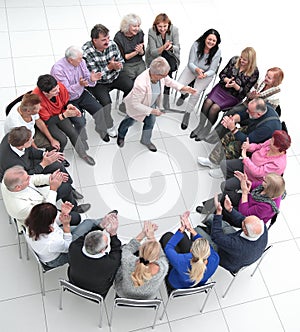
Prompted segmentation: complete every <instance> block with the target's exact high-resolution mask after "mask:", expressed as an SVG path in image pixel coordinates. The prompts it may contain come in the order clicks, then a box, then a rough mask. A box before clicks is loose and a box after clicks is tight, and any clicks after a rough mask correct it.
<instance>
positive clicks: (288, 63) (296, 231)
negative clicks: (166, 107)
mask: <svg viewBox="0 0 300 332" xmlns="http://www.w3.org/2000/svg"><path fill="white" fill-rule="evenodd" d="M295 6H296V2H292V1H290V0H288V1H286V2H283V1H278V0H274V1H269V0H266V1H258V0H254V1H251V2H241V1H238V0H228V1H223V0H197V1H196V0H181V1H180V0H175V1H161V0H160V1H158V0H151V1H150V0H149V1H144V0H115V1H113V0H98V1H97V0H59V1H58V0H27V1H24V0H0V44H1V53H0V73H1V75H0V106H1V114H0V135H1V137H2V136H3V120H4V118H5V111H4V110H5V106H6V105H7V104H8V103H9V102H10V101H11V100H13V99H14V98H15V97H16V96H18V95H20V94H22V93H24V92H26V91H28V90H31V89H32V88H33V87H34V86H35V84H36V81H37V77H38V75H40V74H45V73H48V72H49V70H50V68H51V66H52V64H53V63H54V61H55V60H57V59H59V58H60V57H62V55H63V52H64V50H65V49H66V48H67V47H68V46H70V45H72V44H77V45H79V46H81V45H82V44H83V43H84V42H85V41H87V40H89V33H90V30H91V28H92V27H93V26H94V25H95V24H96V23H103V24H104V25H106V26H107V27H109V28H110V30H111V37H112V38H113V36H114V34H115V33H116V31H117V29H118V26H119V22H120V20H121V17H122V16H123V15H125V14H127V13H130V12H134V13H136V14H138V15H140V16H141V18H142V28H143V30H144V32H145V34H147V31H148V28H149V27H150V26H151V25H152V22H153V20H154V17H155V16H156V15H157V14H158V13H160V12H166V13H167V14H168V15H169V16H170V18H171V19H172V21H173V23H174V25H176V26H178V27H179V31H180V41H181V47H182V49H181V60H182V64H181V67H180V69H179V72H180V71H181V70H182V69H183V67H184V66H185V65H186V63H187V59H188V52H189V48H190V46H191V44H192V42H193V41H194V40H195V39H196V38H198V37H199V36H200V34H202V33H203V32H204V31H205V30H207V29H208V28H211V27H214V28H216V29H217V30H218V31H219V32H220V34H221V38H222V43H221V48H222V56H223V66H224V65H225V64H226V63H227V61H228V60H229V58H230V57H231V56H233V55H238V54H240V51H241V50H242V49H243V48H244V47H246V46H253V47H254V48H255V49H256V51H257V58H258V67H259V69H260V73H261V76H263V75H264V74H265V71H266V69H267V68H269V67H273V66H279V67H281V68H282V69H283V70H284V72H285V79H284V82H283V91H282V97H281V107H282V112H283V115H282V118H283V119H284V120H285V121H286V122H287V125H288V129H289V132H290V135H291V137H292V140H293V144H292V148H291V149H290V150H289V152H288V166H287V170H286V172H285V179H286V184H287V193H288V195H287V198H286V199H285V200H284V201H283V202H282V209H281V213H280V217H279V220H278V221H277V223H276V224H275V226H274V228H272V229H271V230H270V233H269V242H270V243H272V244H274V246H273V248H272V250H271V252H270V253H269V254H268V255H267V256H266V258H265V260H264V261H263V263H262V265H261V267H260V268H259V270H258V272H257V273H256V274H255V276H254V277H253V278H251V277H250V273H251V271H252V268H253V267H251V268H249V269H246V270H245V271H244V272H243V273H242V275H241V276H240V277H239V278H238V279H237V280H236V283H235V284H234V285H233V288H232V289H231V291H230V292H229V294H228V295H227V297H226V298H225V299H223V298H222V294H223V292H224V290H225V287H226V285H227V284H228V282H229V281H230V276H229V274H228V273H227V272H226V271H225V270H223V269H222V268H219V269H218V270H217V272H216V274H215V275H214V277H213V280H215V281H216V287H215V290H214V291H213V294H212V296H211V298H210V300H209V301H208V303H207V306H206V309H205V312H204V313H203V314H200V313H199V309H200V306H201V301H202V298H201V297H195V298H189V299H185V300H183V299H182V300H177V302H174V305H171V306H170V307H169V309H168V311H167V317H164V319H163V320H162V321H158V324H157V327H156V329H155V330H156V331H164V332H165V331H172V332H176V331H178V332H179V331H182V330H183V329H186V330H188V331H199V330H200V329H201V330H203V331H211V332H223V331H230V332H240V331H241V330H243V331H244V332H246V331H256V332H258V331H272V332H282V331H287V332H296V331H298V332H299V331H300V323H299V317H298V316H299V306H300V226H299V225H300V223H299V220H298V219H299V216H298V214H299V210H298V207H297V204H299V203H300V189H299V188H300V186H299V175H298V174H299V172H300V148H299V146H300V145H299V137H300V135H299V129H298V128H299V120H300V117H299V112H298V109H295V108H296V107H297V105H296V103H295V101H297V95H298V94H299V92H298V89H299V84H298V83H299V82H298V80H297V81H296V78H298V77H299V66H298V65H297V53H296V51H295V44H296V43H297V39H296V38H297V35H298V33H297V31H299V23H298V22H299V18H298V15H297V13H298V11H297V10H296V7H295ZM145 37H146V38H145V41H147V36H145ZM295 53H296V54H295ZM296 89H297V90H296ZM297 93H298V94H297ZM113 116H114V118H115V121H116V123H118V122H119V121H120V120H121V118H120V117H119V116H118V115H117V113H116V112H115V111H114V113H113ZM180 120H181V119H180V116H178V115H170V114H167V115H165V116H162V117H161V118H158V119H157V124H156V127H155V131H154V138H153V142H154V143H155V144H156V145H157V146H158V149H159V151H158V152H157V153H155V154H154V153H151V152H149V151H146V150H145V148H144V147H143V146H141V145H140V143H139V137H140V126H139V125H138V124H137V125H135V126H134V127H133V128H131V129H130V132H129V134H128V137H126V144H125V147H124V148H123V149H122V150H120V149H119V148H118V147H117V145H116V142H115V141H114V140H112V141H111V142H110V144H103V142H102V141H101V140H100V139H99V136H98V135H97V134H96V133H95V131H94V129H93V127H94V125H93V123H92V121H91V119H90V118H89V121H88V133H89V142H90V153H91V154H92V155H93V156H94V158H95V160H96V162H97V163H96V166H95V167H90V166H88V165H87V164H85V163H84V162H83V161H82V160H79V159H78V158H77V156H76V155H74V154H73V150H72V149H68V150H67V151H66V155H67V159H68V160H69V161H71V163H72V167H70V172H71V174H72V175H73V178H74V181H75V184H76V186H77V187H78V188H79V189H80V191H81V192H82V193H83V194H84V196H85V201H86V202H90V203H91V204H92V208H91V210H90V211H89V213H88V216H89V217H99V216H102V215H103V214H105V213H106V212H108V211H110V210H112V209H114V208H116V209H118V210H119V216H120V230H119V234H120V237H121V238H122V240H124V241H127V240H128V239H129V238H130V237H131V236H135V235H136V234H137V233H138V231H139V230H140V228H141V224H142V222H143V221H144V220H149V219H150V220H155V221H156V222H157V223H158V224H159V230H158V234H157V237H159V236H160V235H161V234H163V233H164V232H165V231H167V230H170V229H176V227H177V226H178V221H179V218H178V215H179V214H180V213H182V212H183V211H185V210H187V209H189V210H191V211H192V212H193V215H192V220H193V223H194V224H195V225H197V223H198V222H199V221H200V218H199V215H197V214H195V213H194V211H195V206H197V205H198V203H199V202H200V201H202V200H203V199H205V198H207V197H210V196H211V195H212V194H213V193H214V192H216V191H218V190H219V183H220V181H219V180H213V179H212V178H211V177H210V176H209V175H208V170H207V169H205V168H202V167H200V166H198V165H197V162H196V157H197V155H202V156H205V155H207V153H208V151H209V148H211V146H209V145H207V144H204V143H202V142H201V143H196V142H194V141H192V140H191V139H189V133H190V130H191V129H193V128H194V126H195V124H196V122H197V119H196V117H195V116H194V115H193V116H192V119H191V124H190V128H189V130H187V131H182V130H181V129H180ZM0 158H3V156H0ZM0 204H1V212H0V214H1V223H0V259H1V267H2V268H1V274H0V329H1V331H6V332H9V331H37V332H42V331H49V332H50V331H51V332H54V331H56V332H57V331H98V328H97V319H98V315H97V307H96V305H95V304H93V303H87V301H83V300H81V299H78V298H76V297H74V296H72V295H68V294H66V296H65V302H64V310H63V311H59V309H58V278H59V277H66V267H63V268H60V269H58V270H56V271H51V272H49V273H47V274H46V276H45V279H46V296H44V297H43V296H42V295H41V292H40V286H39V279H38V273H37V268H36V265H35V262H34V260H33V258H32V257H31V259H30V260H29V261H27V260H26V259H23V260H20V259H19V258H18V250H17V249H18V247H17V239H16V235H15V232H14V229H13V226H12V225H9V223H8V221H7V220H8V219H7V215H6V212H5V209H4V206H3V202H2V200H0ZM112 298H113V294H112V293H110V294H109V296H108V299H107V303H108V308H109V310H110V308H111V303H112ZM151 320H152V312H148V311H146V312H145V311H132V310H131V311H127V310H125V309H123V310H120V311H119V312H118V313H117V314H116V317H115V321H114V324H113V328H112V329H110V328H109V327H108V324H107V319H106V318H105V319H104V324H103V329H102V331H111V330H114V331H120V332H123V331H150V330H151V329H150V328H149V326H150V324H151Z"/></svg>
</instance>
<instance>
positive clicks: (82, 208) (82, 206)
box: [73, 203, 91, 213]
mask: <svg viewBox="0 0 300 332" xmlns="http://www.w3.org/2000/svg"><path fill="white" fill-rule="evenodd" d="M90 208H91V204H89V203H86V204H80V205H77V206H76V208H75V209H74V210H73V211H75V212H77V213H85V212H86V211H88V210H89V209H90Z"/></svg>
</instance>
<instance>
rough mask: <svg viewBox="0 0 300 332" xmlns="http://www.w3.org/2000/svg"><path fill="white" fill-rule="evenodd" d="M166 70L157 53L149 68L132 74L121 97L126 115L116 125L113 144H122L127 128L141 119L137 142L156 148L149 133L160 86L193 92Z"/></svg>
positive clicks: (158, 112)
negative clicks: (140, 129)
mask: <svg viewBox="0 0 300 332" xmlns="http://www.w3.org/2000/svg"><path fill="white" fill-rule="evenodd" d="M169 71H170V66H169V64H168V62H167V60H166V59H164V58H163V57H158V58H156V59H154V60H153V61H152V62H151V64H150V68H149V69H147V70H145V71H144V72H143V73H142V74H140V75H139V76H138V77H137V78H136V80H135V82H134V85H133V88H132V90H131V92H130V93H129V94H128V95H127V96H126V97H125V99H124V102H125V104H126V112H127V115H126V117H125V119H124V120H123V121H122V122H121V123H120V126H119V128H118V139H117V144H118V145H119V147H120V148H122V147H123V146H124V138H125V136H126V134H127V131H128V128H129V127H131V126H132V125H133V124H134V123H135V121H139V122H144V126H143V133H142V138H141V143H142V144H143V145H145V146H146V147H147V148H148V149H149V150H150V151H152V152H156V151H157V148H156V146H155V145H154V144H153V143H152V142H151V136H152V130H153V127H154V124H155V117H156V116H160V115H162V112H161V111H160V108H161V99H162V95H163V91H164V87H165V86H168V87H171V88H174V89H175V90H179V91H183V92H187V93H191V94H194V93H196V90H195V89H193V88H191V87H189V86H184V85H183V84H180V83H178V82H176V81H175V80H173V79H172V78H170V77H169V76H168V73H169Z"/></svg>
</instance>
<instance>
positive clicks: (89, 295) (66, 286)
mask: <svg viewBox="0 0 300 332" xmlns="http://www.w3.org/2000/svg"><path fill="white" fill-rule="evenodd" d="M59 284H60V286H61V287H62V289H63V291H64V290H68V291H69V292H71V293H74V294H76V295H78V296H81V297H84V298H85V299H89V300H92V301H97V302H98V303H101V302H103V301H104V299H103V296H101V295H100V294H97V293H93V292H90V291H88V290H86V289H83V288H80V287H78V286H75V285H73V284H72V283H71V282H70V281H67V280H65V279H59Z"/></svg>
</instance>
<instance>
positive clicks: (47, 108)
mask: <svg viewBox="0 0 300 332" xmlns="http://www.w3.org/2000/svg"><path fill="white" fill-rule="evenodd" d="M57 84H58V85H59V94H58V96H56V97H55V98H56V101H55V102H52V101H51V100H50V99H48V98H47V97H46V96H45V94H44V93H43V92H42V91H41V90H40V89H39V88H38V87H36V88H35V89H34V90H33V91H32V93H35V94H37V95H39V96H40V98H41V109H40V111H39V115H40V118H41V119H42V120H44V121H47V120H49V119H50V118H51V116H54V115H58V114H60V113H62V112H63V111H64V110H65V106H66V105H67V103H68V101H69V99H70V97H69V92H68V90H67V89H66V87H65V86H64V85H63V84H62V83H60V82H57Z"/></svg>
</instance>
